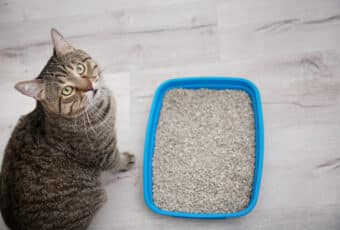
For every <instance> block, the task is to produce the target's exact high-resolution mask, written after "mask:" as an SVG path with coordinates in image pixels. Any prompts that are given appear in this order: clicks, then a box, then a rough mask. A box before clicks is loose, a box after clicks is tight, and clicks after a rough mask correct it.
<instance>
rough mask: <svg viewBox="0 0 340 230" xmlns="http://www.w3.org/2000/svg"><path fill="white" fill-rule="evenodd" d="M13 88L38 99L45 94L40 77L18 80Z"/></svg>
mask: <svg viewBox="0 0 340 230" xmlns="http://www.w3.org/2000/svg"><path fill="white" fill-rule="evenodd" d="M15 88H16V89H17V90H18V91H19V92H20V93H22V94H24V95H26V96H29V97H33V98H35V99H36V100H38V101H40V100H42V99H43V98H44V96H45V93H44V92H45V87H44V82H43V80H41V79H34V80H31V81H20V82H18V83H17V84H15Z"/></svg>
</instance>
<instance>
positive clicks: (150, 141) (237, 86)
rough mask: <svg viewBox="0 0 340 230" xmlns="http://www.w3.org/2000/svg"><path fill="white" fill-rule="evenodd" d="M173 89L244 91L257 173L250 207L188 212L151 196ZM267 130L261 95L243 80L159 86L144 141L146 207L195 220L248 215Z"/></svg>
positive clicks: (255, 195) (200, 80)
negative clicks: (158, 138) (166, 102)
mask: <svg viewBox="0 0 340 230" xmlns="http://www.w3.org/2000/svg"><path fill="white" fill-rule="evenodd" d="M172 89H213V90H224V89H231V90H242V91H245V92H246V93H247V94H248V95H249V97H250V99H251V101H252V107H253V111H254V121H255V144H256V147H255V169H254V170H255V171H254V179H253V185H252V192H251V196H250V201H249V203H248V206H247V207H246V208H244V209H242V210H240V211H238V212H232V213H188V212H178V211H168V210H163V209H161V208H159V207H157V206H156V204H155V203H154V201H153V193H152V183H153V181H152V169H153V168H152V160H153V153H154V145H155V135H156V131H157V126H158V120H159V116H160V112H161V109H162V102H163V97H164V95H165V94H166V92H167V91H169V90H172ZM263 152H264V127H263V114H262V104H261V96H260V92H259V90H258V88H257V86H256V85H255V84H254V83H252V82H251V81H249V80H247V79H244V78H234V77H207V76H202V77H185V78H173V79H169V80H167V81H165V82H163V83H162V84H161V85H159V86H158V88H157V90H156V92H155V95H154V97H153V102H152V105H151V109H150V114H149V119H148V124H147V128H146V135H145V142H144V164H143V192H144V202H145V204H146V206H147V207H148V208H149V209H150V210H151V211H153V212H155V213H157V214H160V215H165V216H172V217H183V218H196V219H225V218H238V217H242V216H245V215H247V214H249V213H250V212H251V211H252V210H253V209H254V208H255V206H256V203H257V200H258V196H259V192H260V185H261V178H262V167H263V155H264V153H263Z"/></svg>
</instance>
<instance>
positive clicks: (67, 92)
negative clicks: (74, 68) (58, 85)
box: [62, 86, 73, 96]
mask: <svg viewBox="0 0 340 230" xmlns="http://www.w3.org/2000/svg"><path fill="white" fill-rule="evenodd" d="M72 92H73V87H72V86H66V87H64V88H63V91H62V94H63V95H64V96H69V95H71V93H72Z"/></svg>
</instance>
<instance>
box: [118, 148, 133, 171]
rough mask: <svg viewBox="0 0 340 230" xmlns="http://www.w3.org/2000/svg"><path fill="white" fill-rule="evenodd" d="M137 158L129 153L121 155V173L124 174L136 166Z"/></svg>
mask: <svg viewBox="0 0 340 230" xmlns="http://www.w3.org/2000/svg"><path fill="white" fill-rule="evenodd" d="M135 161H136V158H135V155H134V154H132V153H129V152H123V153H122V155H121V167H120V169H119V170H120V171H121V172H124V171H127V170H129V169H131V168H132V166H133V165H134V164H135Z"/></svg>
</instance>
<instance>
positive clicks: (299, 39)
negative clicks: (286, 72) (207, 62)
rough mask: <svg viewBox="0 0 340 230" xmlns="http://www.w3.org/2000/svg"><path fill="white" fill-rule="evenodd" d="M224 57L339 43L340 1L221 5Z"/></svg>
mask: <svg viewBox="0 0 340 230" xmlns="http://www.w3.org/2000/svg"><path fill="white" fill-rule="evenodd" d="M218 15H219V26H220V27H219V29H220V44H221V53H222V58H223V59H224V60H226V61H236V60H243V59H256V58H257V57H277V56H280V55H291V54H298V53H301V52H311V51H318V50H325V49H332V48H334V47H338V41H339V40H340V30H339V27H340V1H338V0H328V1H321V0H312V1H305V0H304V1H293V0H288V1H279V0H274V1H265V0H261V1H256V4H252V2H251V1H248V0H245V1H227V2H225V3H221V4H220V5H219V7H218Z"/></svg>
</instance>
